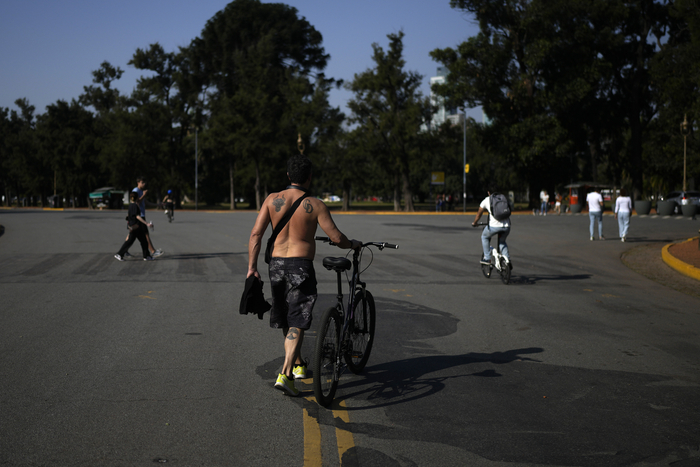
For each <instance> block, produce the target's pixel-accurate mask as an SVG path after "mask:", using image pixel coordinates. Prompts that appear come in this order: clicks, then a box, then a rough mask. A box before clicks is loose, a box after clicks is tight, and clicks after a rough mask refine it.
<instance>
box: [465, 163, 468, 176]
mask: <svg viewBox="0 0 700 467" xmlns="http://www.w3.org/2000/svg"><path fill="white" fill-rule="evenodd" d="M464 173H465V174H468V173H469V164H467V165H465V166H464Z"/></svg>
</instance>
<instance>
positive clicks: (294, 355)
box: [247, 156, 362, 396]
mask: <svg viewBox="0 0 700 467" xmlns="http://www.w3.org/2000/svg"><path fill="white" fill-rule="evenodd" d="M287 176H288V177H289V181H290V182H291V185H289V186H288V187H287V188H286V189H285V190H283V191H280V192H279V193H272V194H271V195H270V196H268V197H267V199H266V200H265V202H264V203H263V206H262V208H261V209H260V213H259V214H258V218H257V219H256V221H255V225H254V226H253V230H252V231H251V233H250V241H249V242H248V275H247V277H250V276H252V275H255V276H257V277H258V278H260V273H259V272H258V254H259V253H260V246H261V244H262V238H263V234H264V233H265V230H267V226H268V224H272V226H273V228H274V226H275V225H277V223H278V222H279V221H280V219H282V217H283V216H284V214H285V212H287V210H289V209H290V208H291V206H292V204H294V202H295V201H296V200H297V199H299V198H300V197H301V196H303V195H304V193H305V192H306V191H307V190H308V189H309V186H310V185H311V161H310V160H309V159H307V158H306V157H305V156H293V157H292V158H290V159H289V161H288V162H287ZM317 225H318V226H320V227H321V229H322V230H323V231H324V232H325V233H326V235H327V236H328V237H329V238H330V239H331V241H332V242H333V243H335V244H336V245H337V246H338V247H339V248H345V249H347V248H351V249H355V248H360V247H361V246H362V242H359V241H357V240H348V238H347V237H346V236H345V235H344V234H343V233H342V232H341V231H340V230H338V227H336V225H335V222H333V219H332V218H331V213H330V212H329V211H328V208H327V207H326V205H325V204H323V202H322V201H320V200H319V199H317V198H311V197H309V198H306V199H304V200H303V201H302V203H301V206H299V208H298V209H297V210H296V212H295V213H294V215H293V216H292V217H291V219H289V223H288V224H287V225H286V226H285V227H284V229H282V231H281V232H280V233H279V235H278V236H277V239H276V240H275V247H274V250H273V252H272V260H271V261H270V266H269V273H270V285H271V287H272V310H270V327H272V328H281V329H282V331H283V333H284V337H285V340H284V365H283V367H282V373H280V374H279V375H278V377H277V381H276V382H275V388H277V389H279V390H281V391H284V392H285V393H286V394H288V395H290V396H298V395H299V391H298V390H297V388H296V387H295V386H294V380H295V379H304V378H306V363H305V362H304V361H303V360H302V358H301V344H302V342H303V340H304V331H306V330H308V329H309V328H310V327H311V319H312V315H311V313H312V310H313V307H314V303H315V302H316V297H317V292H316V274H315V272H314V265H313V259H314V256H315V254H316V242H315V240H314V236H315V235H316V226H317Z"/></svg>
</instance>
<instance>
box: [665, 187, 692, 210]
mask: <svg viewBox="0 0 700 467" xmlns="http://www.w3.org/2000/svg"><path fill="white" fill-rule="evenodd" d="M661 200H662V201H673V202H674V203H676V205H675V206H674V208H673V213H674V214H680V212H681V206H683V205H684V204H694V205H696V206H698V207H700V191H672V192H670V193H669V194H667V195H666V196H663V197H661Z"/></svg>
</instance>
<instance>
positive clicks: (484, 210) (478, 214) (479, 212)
mask: <svg viewBox="0 0 700 467" xmlns="http://www.w3.org/2000/svg"><path fill="white" fill-rule="evenodd" d="M484 212H486V209H484V208H482V207H481V206H479V210H478V211H476V217H475V218H474V222H472V225H473V226H474V227H476V223H477V222H479V219H481V215H482V214H483V213H484Z"/></svg>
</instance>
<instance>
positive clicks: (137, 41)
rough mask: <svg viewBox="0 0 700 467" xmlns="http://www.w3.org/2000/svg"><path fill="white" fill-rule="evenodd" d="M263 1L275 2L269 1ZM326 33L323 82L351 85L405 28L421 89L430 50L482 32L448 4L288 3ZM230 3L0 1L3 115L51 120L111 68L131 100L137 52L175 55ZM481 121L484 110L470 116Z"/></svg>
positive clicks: (382, 0) (340, 97) (335, 97)
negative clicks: (152, 49) (375, 50)
mask: <svg viewBox="0 0 700 467" xmlns="http://www.w3.org/2000/svg"><path fill="white" fill-rule="evenodd" d="M264 3H273V2H269V1H264ZM275 3H286V4H288V5H291V6H293V7H295V8H296V9H297V10H299V15H300V16H303V17H305V18H306V19H307V20H308V21H309V23H311V24H312V25H313V26H314V27H315V28H316V29H317V30H319V31H320V32H321V34H322V35H323V46H324V48H325V50H326V53H329V54H330V56H331V59H330V62H329V63H328V67H327V68H326V70H325V73H326V76H329V77H333V78H336V79H343V80H345V81H351V80H352V78H353V75H354V74H356V73H360V72H362V71H364V70H366V69H368V68H372V67H373V66H374V63H373V62H372V59H371V57H372V43H377V44H379V45H380V46H381V47H382V48H384V49H385V50H386V49H387V48H388V39H387V37H386V36H387V34H390V33H397V32H399V31H400V30H403V31H404V33H405V37H404V58H405V60H406V68H407V69H408V70H411V71H416V72H418V73H420V74H421V75H423V76H424V85H423V87H422V91H423V93H424V94H425V95H428V94H429V92H430V89H429V79H430V77H431V76H434V75H435V72H436V70H437V67H438V63H436V62H434V61H433V60H432V59H431V58H430V56H429V52H430V51H431V50H433V49H436V48H445V47H455V46H457V45H458V44H459V43H461V42H463V41H464V40H466V39H467V38H468V37H470V36H472V35H474V34H476V33H477V32H478V25H477V24H475V22H474V21H473V19H472V18H469V17H466V16H465V15H464V14H463V13H462V12H461V11H458V10H453V9H451V8H450V6H449V0H352V1H341V0H289V1H287V2H275ZM227 4H228V2H227V1H225V0H198V1H196V2H194V1H191V0H189V1H185V0H140V1H135V0H120V1H109V2H108V1H103V0H64V1H60V0H2V2H0V107H9V108H10V109H16V106H15V105H14V101H15V100H16V99H18V98H21V97H26V98H27V99H28V100H29V102H30V103H31V104H32V105H34V106H35V107H36V113H37V114H39V113H44V112H45V107H46V106H47V105H49V104H52V103H55V102H56V101H57V100H59V99H62V100H65V101H68V102H70V100H71V99H74V98H75V99H77V98H78V96H79V95H80V94H81V93H82V92H83V86H87V85H90V84H91V82H92V75H91V72H92V71H93V70H96V69H98V68H99V66H100V64H101V63H102V62H103V61H105V60H106V61H108V62H110V63H111V64H112V65H114V66H118V67H120V68H121V69H123V70H124V71H125V73H124V75H123V76H122V78H121V79H120V80H119V81H118V82H116V87H117V88H119V90H120V91H122V92H123V93H126V94H129V93H131V91H132V89H133V88H134V86H135V84H136V80H137V78H138V77H139V76H140V75H141V74H142V72H141V71H139V70H135V69H134V68H132V67H131V66H129V65H127V62H128V61H129V60H130V59H131V56H132V55H133V53H134V51H135V50H136V49H137V48H142V49H144V48H148V46H149V45H150V44H152V43H155V42H158V43H160V44H161V45H162V46H163V48H164V49H165V50H166V51H168V52H170V51H176V50H177V48H178V47H180V46H187V45H188V44H189V43H190V41H191V40H192V39H194V38H195V37H197V36H198V35H199V34H200V33H201V31H202V29H203V27H204V25H205V23H206V22H207V20H209V19H210V18H211V17H212V16H213V15H214V14H215V13H216V12H217V11H219V10H221V9H223V8H224V7H225V6H226V5H227ZM350 97H351V95H350V93H348V92H347V91H344V90H337V91H333V93H332V95H331V104H332V105H333V106H339V107H341V109H342V110H343V111H346V108H345V103H346V102H347V100H348V99H349V98H350ZM470 115H472V116H473V117H474V118H476V119H477V120H480V119H481V112H480V110H473V111H471V112H470Z"/></svg>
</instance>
